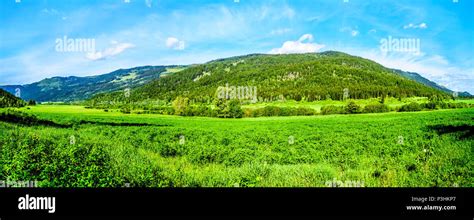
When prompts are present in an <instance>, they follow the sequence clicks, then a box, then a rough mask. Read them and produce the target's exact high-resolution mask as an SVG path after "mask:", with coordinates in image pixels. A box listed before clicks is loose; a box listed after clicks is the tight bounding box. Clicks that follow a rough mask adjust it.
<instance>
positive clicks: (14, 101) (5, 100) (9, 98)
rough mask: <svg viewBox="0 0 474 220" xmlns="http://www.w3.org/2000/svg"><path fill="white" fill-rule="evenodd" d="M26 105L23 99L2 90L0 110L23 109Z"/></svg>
mask: <svg viewBox="0 0 474 220" xmlns="http://www.w3.org/2000/svg"><path fill="white" fill-rule="evenodd" d="M25 105H26V103H25V101H23V100H22V99H20V98H18V97H16V96H14V95H12V94H10V93H9V92H7V91H5V90H3V89H0V108H5V107H22V106H25Z"/></svg>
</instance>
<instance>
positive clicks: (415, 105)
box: [398, 102, 422, 112]
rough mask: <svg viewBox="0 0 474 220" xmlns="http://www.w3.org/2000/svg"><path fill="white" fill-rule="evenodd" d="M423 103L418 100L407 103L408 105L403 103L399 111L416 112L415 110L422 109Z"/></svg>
mask: <svg viewBox="0 0 474 220" xmlns="http://www.w3.org/2000/svg"><path fill="white" fill-rule="evenodd" d="M421 109H422V108H421V105H420V104H418V103H416V102H412V103H410V104H407V105H403V106H402V107H400V109H399V110H398V111H400V112H415V111H421Z"/></svg>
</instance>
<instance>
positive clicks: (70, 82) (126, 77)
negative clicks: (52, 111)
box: [0, 66, 176, 102]
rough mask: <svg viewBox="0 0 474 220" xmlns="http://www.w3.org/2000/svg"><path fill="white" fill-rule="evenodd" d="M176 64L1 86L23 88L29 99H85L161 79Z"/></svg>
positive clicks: (23, 96)
mask: <svg viewBox="0 0 474 220" xmlns="http://www.w3.org/2000/svg"><path fill="white" fill-rule="evenodd" d="M174 67H176V66H143V67H135V68H131V69H119V70H116V71H113V72H111V73H108V74H103V75H97V76H89V77H76V76H70V77H53V78H47V79H44V80H41V81H39V82H36V83H32V84H27V85H22V86H19V85H10V86H0V88H3V89H5V90H7V91H9V92H10V93H12V94H13V93H14V92H15V89H17V88H19V89H20V90H21V97H22V98H24V99H25V100H30V99H33V100H36V101H40V102H44V101H53V102H54V101H61V102H68V101H78V100H85V99H88V98H90V97H92V96H93V95H95V94H97V93H101V92H111V91H116V90H120V89H124V88H127V87H128V88H134V87H137V86H140V85H144V84H146V83H147V82H149V81H151V80H153V79H157V78H159V77H160V74H161V73H164V72H166V71H167V70H168V69H170V68H174Z"/></svg>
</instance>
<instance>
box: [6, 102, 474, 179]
mask: <svg viewBox="0 0 474 220" xmlns="http://www.w3.org/2000/svg"><path fill="white" fill-rule="evenodd" d="M21 111H24V112H28V113H31V114H34V115H36V116H38V117H39V118H40V119H46V120H52V121H54V122H56V123H58V124H62V125H67V126H66V127H58V126H51V125H18V124H12V123H6V122H0V129H1V131H2V132H1V133H0V152H1V166H0V167H1V168H2V170H0V179H8V180H38V181H40V182H39V184H40V185H41V186H51V187H59V186H66V187H75V186H84V187H105V186H112V187H121V186H124V185H125V184H127V185H128V184H130V186H145V187H168V186H171V187H185V186H199V187H214V186H225V187H236V186H239V187H259V186H263V187H307V186H319V187H324V186H328V185H333V186H334V183H335V184H336V185H338V186H354V184H353V183H357V185H361V186H365V187H378V186H382V187H396V186H402V187H411V186H421V187H430V186H448V187H450V186H462V187H472V186H474V169H473V168H474V166H473V165H474V163H473V162H474V161H473V156H474V154H473V153H474V148H473V146H474V140H473V130H474V129H473V126H474V120H473V119H474V109H472V108H470V109H453V110H437V111H425V112H407V113H401V112H390V113H383V114H357V115H328V116H298V117H270V118H266V117H261V118H243V119H219V118H201V117H178V116H164V115H147V114H142V115H136V114H122V113H119V112H104V111H103V110H94V109H85V108H84V107H81V106H68V105H39V106H32V107H29V109H27V108H22V109H21ZM341 184H342V185H341ZM351 184H352V185H351Z"/></svg>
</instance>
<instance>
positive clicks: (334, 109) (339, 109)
mask: <svg viewBox="0 0 474 220" xmlns="http://www.w3.org/2000/svg"><path fill="white" fill-rule="evenodd" d="M344 113H345V111H344V106H335V105H326V106H323V107H322V108H321V114H323V115H331V114H344Z"/></svg>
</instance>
